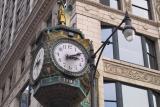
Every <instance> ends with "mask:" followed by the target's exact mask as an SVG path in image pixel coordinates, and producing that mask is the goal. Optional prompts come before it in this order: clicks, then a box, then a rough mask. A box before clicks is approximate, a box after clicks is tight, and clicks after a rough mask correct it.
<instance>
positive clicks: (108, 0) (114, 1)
mask: <svg viewBox="0 0 160 107" xmlns="http://www.w3.org/2000/svg"><path fill="white" fill-rule="evenodd" d="M100 3H101V4H103V5H107V6H110V7H111V8H114V9H119V7H120V6H119V4H120V3H119V0H100Z"/></svg>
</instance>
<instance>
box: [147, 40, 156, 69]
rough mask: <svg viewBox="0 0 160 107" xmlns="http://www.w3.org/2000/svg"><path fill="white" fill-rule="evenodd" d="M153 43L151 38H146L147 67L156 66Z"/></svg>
mask: <svg viewBox="0 0 160 107" xmlns="http://www.w3.org/2000/svg"><path fill="white" fill-rule="evenodd" d="M154 46H155V44H154V42H153V41H152V40H149V39H147V38H146V56H147V65H148V67H149V68H152V69H154V68H156V69H157V68H158V67H157V61H156V59H157V58H156V52H155V47H154Z"/></svg>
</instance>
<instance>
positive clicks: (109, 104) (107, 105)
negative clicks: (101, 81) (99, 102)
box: [104, 102, 117, 107]
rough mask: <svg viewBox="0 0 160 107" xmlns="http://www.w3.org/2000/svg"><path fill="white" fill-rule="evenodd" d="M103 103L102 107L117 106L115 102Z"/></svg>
mask: <svg viewBox="0 0 160 107" xmlns="http://www.w3.org/2000/svg"><path fill="white" fill-rule="evenodd" d="M104 104H105V106H104V107H117V103H116V102H105V103H104Z"/></svg>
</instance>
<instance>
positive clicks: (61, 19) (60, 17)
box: [57, 0, 66, 25]
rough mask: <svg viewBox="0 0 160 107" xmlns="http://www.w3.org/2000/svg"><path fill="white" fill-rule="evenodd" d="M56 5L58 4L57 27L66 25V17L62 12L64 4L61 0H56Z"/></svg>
mask: <svg viewBox="0 0 160 107" xmlns="http://www.w3.org/2000/svg"><path fill="white" fill-rule="evenodd" d="M57 3H58V4H59V9H58V16H57V17H58V24H59V25H66V17H65V12H64V2H63V0H58V1H57Z"/></svg>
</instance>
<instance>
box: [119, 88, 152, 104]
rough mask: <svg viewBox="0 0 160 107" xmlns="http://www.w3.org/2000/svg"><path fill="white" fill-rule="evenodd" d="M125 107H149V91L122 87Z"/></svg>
mask: <svg viewBox="0 0 160 107" xmlns="http://www.w3.org/2000/svg"><path fill="white" fill-rule="evenodd" d="M122 95H123V107H149V102H148V93H147V90H144V89H139V88H135V87H131V86H126V85H122Z"/></svg>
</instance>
